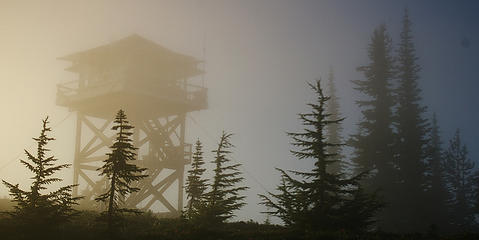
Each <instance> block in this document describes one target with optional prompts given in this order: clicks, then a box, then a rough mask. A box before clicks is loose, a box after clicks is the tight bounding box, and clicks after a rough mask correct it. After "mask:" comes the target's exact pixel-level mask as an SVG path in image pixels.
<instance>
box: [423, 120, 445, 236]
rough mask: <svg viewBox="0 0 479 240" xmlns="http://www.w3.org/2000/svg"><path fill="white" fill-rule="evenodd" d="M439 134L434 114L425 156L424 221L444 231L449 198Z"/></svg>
mask: <svg viewBox="0 0 479 240" xmlns="http://www.w3.org/2000/svg"><path fill="white" fill-rule="evenodd" d="M439 134H440V133H439V125H438V123H437V119H436V114H433V117H432V126H431V131H430V137H429V138H430V142H429V146H428V154H427V155H428V158H427V161H426V171H427V178H426V180H427V184H426V186H427V192H426V197H427V198H426V200H427V203H428V206H425V210H426V211H427V213H426V219H424V220H425V221H426V222H427V223H429V224H431V225H435V226H437V227H439V229H446V228H447V227H448V225H449V224H448V221H449V219H448V206H447V199H448V198H449V196H448V191H447V188H446V181H445V169H444V157H443V151H442V141H441V137H440V135H439Z"/></svg>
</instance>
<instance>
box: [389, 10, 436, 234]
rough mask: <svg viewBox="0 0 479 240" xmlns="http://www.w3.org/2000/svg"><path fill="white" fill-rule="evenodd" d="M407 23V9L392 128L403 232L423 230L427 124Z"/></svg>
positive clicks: (400, 226)
mask: <svg viewBox="0 0 479 240" xmlns="http://www.w3.org/2000/svg"><path fill="white" fill-rule="evenodd" d="M411 25H412V23H411V20H410V19H409V14H408V10H407V9H406V10H405V12H404V18H403V22H402V31H401V34H400V42H399V49H398V61H397V64H398V65H397V77H398V84H399V86H398V88H397V89H396V90H395V92H396V97H397V110H396V113H395V116H394V126H395V129H396V132H397V134H396V141H395V149H396V156H397V157H396V159H395V163H396V165H397V167H398V168H399V182H401V184H400V185H398V189H397V191H398V192H397V196H398V198H396V199H397V202H398V204H400V205H398V206H396V208H398V209H401V210H400V211H399V213H400V215H399V216H397V218H398V220H399V221H401V223H399V225H396V229H397V230H399V229H402V230H403V231H405V232H413V231H421V230H424V229H425V226H424V224H427V223H426V222H425V221H424V218H425V217H426V216H425V212H424V209H426V206H427V205H428V203H427V202H426V201H425V200H426V198H425V193H424V186H425V174H424V173H425V166H424V162H425V161H426V157H427V155H426V154H427V152H426V151H427V143H428V139H427V133H428V131H429V123H428V121H427V119H425V118H424V117H423V116H422V115H423V114H424V113H425V112H426V109H427V108H426V107H424V106H421V89H420V88H419V86H418V80H419V71H420V69H421V68H420V66H419V65H418V64H417V59H418V58H417V56H416V50H415V47H414V43H413V40H412V30H411Z"/></svg>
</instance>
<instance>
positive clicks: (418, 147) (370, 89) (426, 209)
mask: <svg viewBox="0 0 479 240" xmlns="http://www.w3.org/2000/svg"><path fill="white" fill-rule="evenodd" d="M368 53H369V64H368V65H365V66H361V67H359V68H358V70H359V71H360V72H362V73H363V74H364V79H363V80H357V81H354V83H355V85H356V88H355V89H356V90H357V91H359V92H360V93H362V94H363V96H364V98H363V99H360V100H358V101H357V105H358V106H359V107H360V108H361V110H362V116H363V118H362V121H361V122H360V123H359V125H358V126H359V128H358V130H357V133H356V134H354V135H353V136H352V137H351V139H350V143H351V146H352V147H353V148H354V150H355V151H354V155H353V158H352V161H353V163H354V164H355V170H356V171H357V172H360V171H364V170H370V171H373V174H371V175H370V177H368V178H367V179H366V180H365V181H364V182H363V186H364V187H365V188H366V189H368V190H369V191H376V190H379V193H380V195H381V196H383V199H384V201H385V203H386V206H385V208H384V209H383V210H382V211H380V212H379V214H378V225H377V226H378V227H379V228H380V229H382V230H385V231H393V232H424V231H428V230H429V231H439V232H443V233H446V232H460V231H472V230H473V229H477V227H478V226H477V224H478V223H477V222H475V218H474V215H475V214H477V213H479V212H477V210H476V209H477V206H475V205H476V202H477V200H475V199H476V198H477V192H478V191H479V182H477V181H474V177H473V176H474V175H475V176H478V175H479V172H476V173H473V167H474V166H473V163H472V161H471V160H469V159H468V157H467V150H466V147H465V146H464V145H462V143H461V140H460V135H459V131H458V132H457V133H456V135H455V136H454V138H453V139H451V140H450V142H449V146H448V147H447V148H446V149H443V148H442V141H441V139H440V130H439V125H438V123H437V119H436V117H435V115H433V114H428V112H427V108H426V106H424V105H423V103H422V98H421V89H420V88H419V80H420V70H421V67H420V66H419V65H418V63H417V59H418V57H417V56H416V50H415V46H414V40H413V33H412V22H411V20H410V18H409V15H408V11H407V10H405V14H404V18H403V21H402V30H401V32H400V39H399V41H398V44H397V46H393V44H392V40H391V37H390V36H389V34H388V32H387V30H386V27H385V26H384V25H381V26H379V27H378V28H376V29H375V30H374V32H373V35H372V37H371V42H370V44H369V50H368ZM428 115H433V116H432V119H430V118H428V117H430V116H428ZM475 192H476V193H475Z"/></svg>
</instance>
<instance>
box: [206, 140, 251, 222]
mask: <svg viewBox="0 0 479 240" xmlns="http://www.w3.org/2000/svg"><path fill="white" fill-rule="evenodd" d="M231 136H232V134H231V133H226V132H223V133H222V135H221V138H220V142H219V143H218V148H217V149H216V150H213V153H215V159H214V160H213V161H212V163H214V164H215V166H216V167H215V169H214V178H213V183H212V184H211V190H210V191H209V192H208V193H207V194H206V197H207V204H206V208H205V209H204V212H203V213H202V217H206V219H205V221H207V222H208V223H210V224H218V223H223V222H224V221H226V220H227V219H229V218H231V217H233V216H235V215H234V211H236V210H238V209H240V208H241V207H243V206H244V205H245V204H246V203H245V202H244V201H243V200H244V198H245V196H242V195H240V192H241V191H244V190H246V189H248V187H245V186H237V185H238V184H240V183H241V182H242V181H243V180H244V178H243V177H241V176H240V175H241V172H240V171H239V169H238V168H239V167H240V166H241V164H239V163H237V164H232V163H231V161H232V160H231V158H230V157H229V154H231V150H230V149H231V148H233V147H234V146H233V144H231V142H230V138H231Z"/></svg>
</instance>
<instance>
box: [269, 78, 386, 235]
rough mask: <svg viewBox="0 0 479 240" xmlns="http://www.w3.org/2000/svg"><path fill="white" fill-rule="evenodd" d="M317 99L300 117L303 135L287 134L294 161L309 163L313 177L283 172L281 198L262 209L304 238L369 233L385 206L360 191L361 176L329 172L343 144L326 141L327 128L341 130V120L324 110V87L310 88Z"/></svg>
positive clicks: (271, 197) (272, 198)
mask: <svg viewBox="0 0 479 240" xmlns="http://www.w3.org/2000/svg"><path fill="white" fill-rule="evenodd" d="M310 87H311V88H312V89H313V90H314V92H315V94H316V95H317V103H310V104H308V105H309V106H310V107H311V108H312V112H310V113H304V114H299V117H300V119H301V121H302V122H303V125H304V126H305V127H306V128H305V130H304V132H300V133H289V135H290V136H291V137H292V139H293V146H295V147H297V148H298V149H297V150H292V151H291V152H292V153H293V155H295V156H296V157H298V158H299V159H311V160H312V161H313V163H314V167H313V169H312V170H311V171H289V173H288V172H286V171H283V170H281V169H279V171H280V172H281V184H280V185H279V186H278V188H277V190H278V191H279V193H277V194H273V193H269V196H266V195H260V197H261V198H262V199H263V202H262V204H264V205H265V206H267V207H269V208H270V209H272V211H270V212H269V213H270V214H273V215H276V216H278V217H280V218H281V219H282V220H283V221H284V222H285V224H287V225H291V226H293V227H295V228H296V229H301V230H304V231H306V232H321V231H336V230H340V229H345V230H348V231H353V232H358V231H364V230H367V228H368V226H369V225H370V224H371V223H372V222H373V219H372V218H373V215H374V213H375V212H376V211H377V210H378V209H379V208H380V207H381V204H380V203H379V202H378V201H376V199H375V198H374V197H373V196H371V195H367V194H364V192H363V191H362V189H361V188H360V187H359V180H360V178H361V177H362V176H363V174H360V175H358V176H355V177H353V178H346V177H345V176H344V174H341V173H331V172H329V171H327V170H326V169H327V168H328V166H329V165H331V164H334V163H336V162H338V160H337V158H336V156H337V153H331V152H328V151H327V149H329V150H330V149H331V147H333V146H341V144H340V143H329V142H327V141H326V136H325V133H324V132H325V128H326V126H327V125H329V124H338V123H340V122H341V121H342V119H332V118H331V114H329V113H326V111H325V107H326V102H327V101H328V100H329V97H326V96H324V95H323V92H322V89H321V86H320V81H319V80H318V81H317V82H316V84H314V85H312V84H310Z"/></svg>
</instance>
